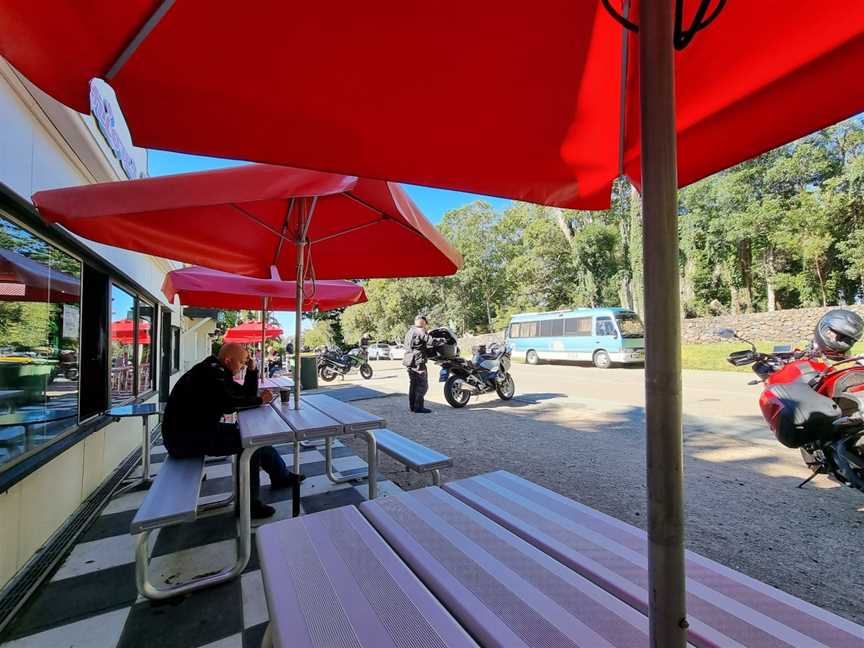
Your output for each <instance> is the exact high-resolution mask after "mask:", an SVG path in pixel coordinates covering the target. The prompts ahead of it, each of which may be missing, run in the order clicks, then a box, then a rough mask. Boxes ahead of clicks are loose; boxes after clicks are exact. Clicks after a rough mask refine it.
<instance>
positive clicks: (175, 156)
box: [148, 149, 510, 334]
mask: <svg viewBox="0 0 864 648" xmlns="http://www.w3.org/2000/svg"><path fill="white" fill-rule="evenodd" d="M240 164H246V162H241V161H238V160H223V159H219V158H208V157H201V156H197V155H182V154H180V153H169V152H168V151H158V150H155V149H154V150H150V152H149V160H148V167H149V173H150V175H151V176H160V175H170V174H173V173H188V172H190V171H205V170H208V169H224V168H227V167H232V166H237V165H240ZM405 189H406V191H407V192H408V194H409V195H410V196H411V198H412V199H413V200H414V202H415V203H417V206H418V207H420V209H421V210H422V211H423V213H424V214H426V217H427V218H428V219H429V220H430V221H432V222H433V223H438V222H439V221H440V220H441V218H442V217H443V216H444V214H445V213H446V212H448V211H450V210H451V209H456V208H457V207H461V206H462V205H466V204H468V203H470V202H473V201H474V200H485V201H487V202H489V203H490V204H491V205H492V207H494V208H495V209H498V210H501V209H504V208H506V207H507V206H508V205H509V204H510V201H509V200H505V199H503V198H492V197H490V196H481V195H477V194H471V193H465V192H462V191H446V190H444V189H431V188H429V187H418V186H414V185H405ZM276 317H277V319H278V320H279V323H280V324H281V326H282V329H283V330H284V331H285V333H286V334H289V331H293V330H294V314H293V313H277V314H276ZM304 328H308V324H307V323H306V322H304Z"/></svg>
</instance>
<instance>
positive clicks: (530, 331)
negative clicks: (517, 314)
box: [521, 322, 540, 337]
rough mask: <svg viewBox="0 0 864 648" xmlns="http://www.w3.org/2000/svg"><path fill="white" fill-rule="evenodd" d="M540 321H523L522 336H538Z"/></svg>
mask: <svg viewBox="0 0 864 648" xmlns="http://www.w3.org/2000/svg"><path fill="white" fill-rule="evenodd" d="M538 324H539V322H522V328H521V332H522V335H521V337H537V336H538V335H540V327H539V326H538Z"/></svg>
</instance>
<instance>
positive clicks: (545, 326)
mask: <svg viewBox="0 0 864 648" xmlns="http://www.w3.org/2000/svg"><path fill="white" fill-rule="evenodd" d="M562 335H564V320H563V319H554V320H543V321H542V322H540V337H561V336H562Z"/></svg>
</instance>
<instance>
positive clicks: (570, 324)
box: [564, 317, 579, 335]
mask: <svg viewBox="0 0 864 648" xmlns="http://www.w3.org/2000/svg"><path fill="white" fill-rule="evenodd" d="M578 321H579V320H577V319H576V318H575V317H568V318H567V319H565V320H564V335H578V333H579V327H578V326H577V322H578Z"/></svg>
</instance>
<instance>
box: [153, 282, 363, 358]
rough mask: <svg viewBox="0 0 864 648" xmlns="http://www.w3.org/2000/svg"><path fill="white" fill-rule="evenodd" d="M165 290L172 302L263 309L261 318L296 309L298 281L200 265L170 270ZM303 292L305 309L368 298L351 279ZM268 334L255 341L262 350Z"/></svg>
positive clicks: (306, 288)
mask: <svg viewBox="0 0 864 648" xmlns="http://www.w3.org/2000/svg"><path fill="white" fill-rule="evenodd" d="M162 292H163V293H164V294H165V296H166V297H167V298H168V301H170V302H173V301H174V297H175V296H178V297H179V298H180V303H181V304H183V305H184V306H199V307H203V308H228V309H238V308H247V309H253V308H260V309H261V320H262V321H264V320H265V319H266V313H267V310H268V309H269V310H271V311H285V310H296V309H297V282H296V281H280V280H276V279H256V278H254V277H244V276H242V275H236V274H231V273H229V272H220V271H219V270H211V269H210V268H202V267H200V266H192V267H189V268H183V269H181V270H172V271H171V272H169V273H168V274H167V275H165V281H164V282H163V284H162ZM302 293H303V303H302V310H303V311H311V310H313V309H318V310H321V311H327V310H333V309H334V308H344V307H345V306H351V305H353V304H361V303H363V302H365V301H366V291H365V290H364V289H363V286H358V285H357V284H355V283H351V282H350V281H317V282H311V281H307V282H305V284H304V286H303V288H302ZM280 335H281V332H280ZM265 337H266V332H265V331H264V330H263V329H261V328H259V336H258V338H257V340H256V341H258V340H260V341H261V349H262V350H263V349H264V340H265ZM263 357H264V356H263V354H262V358H263Z"/></svg>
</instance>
